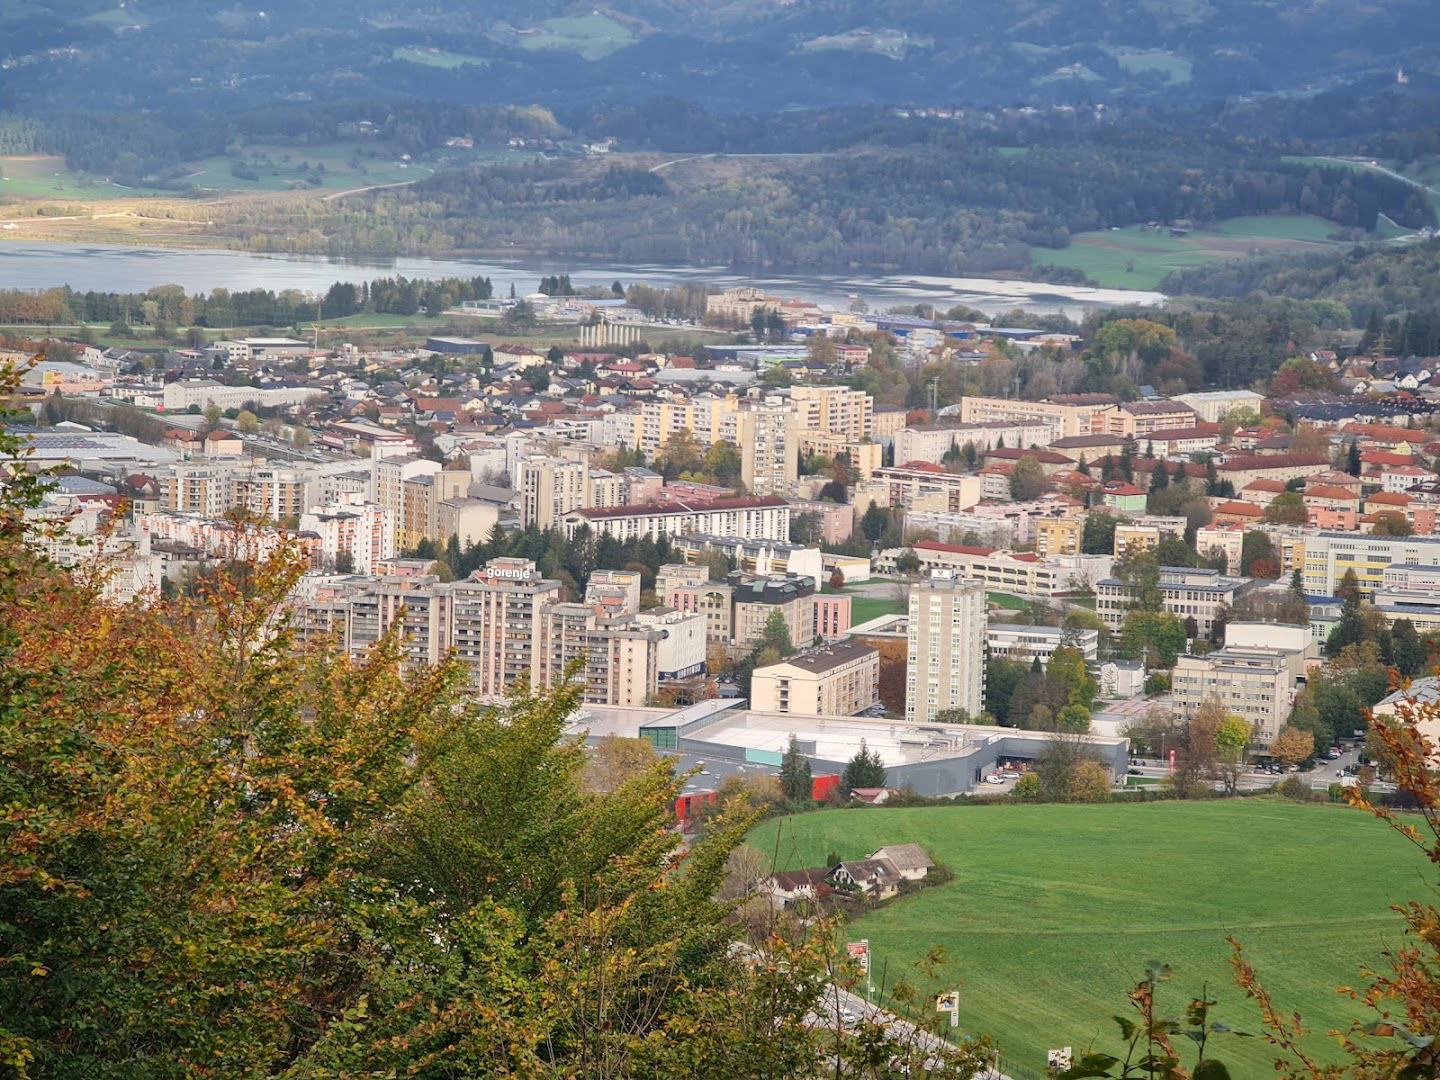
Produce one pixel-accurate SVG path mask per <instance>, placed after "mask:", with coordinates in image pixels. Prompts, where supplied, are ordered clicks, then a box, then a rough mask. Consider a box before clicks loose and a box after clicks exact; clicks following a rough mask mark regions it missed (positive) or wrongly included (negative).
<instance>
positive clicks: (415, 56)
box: [391, 45, 490, 70]
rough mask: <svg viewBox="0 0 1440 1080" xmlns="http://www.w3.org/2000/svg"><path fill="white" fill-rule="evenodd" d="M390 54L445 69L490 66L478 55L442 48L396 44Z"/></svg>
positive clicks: (399, 58)
mask: <svg viewBox="0 0 1440 1080" xmlns="http://www.w3.org/2000/svg"><path fill="white" fill-rule="evenodd" d="M391 55H392V56H393V57H394V58H395V59H396V60H404V61H406V62H407V63H411V64H423V65H424V66H425V67H433V68H444V69H446V70H452V69H454V68H460V67H482V68H483V67H489V66H490V61H488V60H485V59H483V58H481V57H479V56H468V55H466V54H465V53H455V52H447V51H446V50H444V49H427V48H421V47H419V46H414V45H408V46H398V47H397V48H396V49H395V51H394V52H393V53H391Z"/></svg>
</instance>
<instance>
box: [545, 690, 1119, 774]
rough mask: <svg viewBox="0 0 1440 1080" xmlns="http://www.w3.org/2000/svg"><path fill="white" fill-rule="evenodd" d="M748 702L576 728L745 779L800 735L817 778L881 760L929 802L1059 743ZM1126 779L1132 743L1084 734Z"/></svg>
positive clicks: (618, 714)
mask: <svg viewBox="0 0 1440 1080" xmlns="http://www.w3.org/2000/svg"><path fill="white" fill-rule="evenodd" d="M744 704H745V703H744V702H740V701H734V700H724V699H709V700H705V701H701V702H697V703H696V704H694V705H691V706H687V707H686V708H683V709H672V710H667V709H628V708H614V707H608V706H586V707H585V708H583V709H581V710H580V711H579V712H577V713H576V715H575V716H574V717H573V718H572V720H571V721H570V723H569V725H568V726H567V731H568V732H569V733H570V734H572V735H577V736H578V735H585V736H586V737H588V739H589V740H591V741H596V740H598V739H600V738H603V737H604V736H606V735H613V736H618V737H621V738H631V739H636V738H640V739H646V740H648V741H649V742H650V743H651V745H653V746H654V747H655V748H656V749H657V750H660V751H662V752H668V753H677V752H678V753H685V754H698V755H702V756H703V757H704V758H705V759H707V760H710V759H718V760H721V761H726V762H734V763H736V766H737V769H738V770H739V771H741V772H743V771H745V770H746V769H754V770H755V771H757V772H768V771H769V770H770V769H773V768H774V767H775V766H777V765H779V764H780V759H781V758H782V757H784V755H785V750H786V748H787V747H788V746H789V745H790V737H791V736H792V735H793V736H794V737H795V739H796V741H797V742H798V743H799V746H800V752H801V753H802V754H804V755H805V757H806V758H807V759H808V760H809V761H810V768H811V771H812V772H813V773H814V774H815V775H816V776H820V775H825V774H839V773H841V772H843V771H844V769H845V765H846V764H847V763H848V762H849V761H850V759H851V758H853V757H854V756H855V755H856V754H857V753H858V752H859V750H860V746H861V743H862V742H863V743H864V745H865V746H866V748H867V749H869V750H870V751H872V752H874V753H876V754H878V755H879V757H880V760H881V761H882V762H883V763H884V765H885V769H886V778H885V783H886V785H887V786H888V787H894V788H910V789H913V790H914V791H915V792H917V793H919V794H921V795H936V796H939V795H959V794H963V793H966V792H970V791H973V790H975V789H976V787H977V785H979V784H980V783H982V781H983V779H984V777H986V776H987V775H989V774H991V773H993V772H995V771H996V770H997V769H999V768H1001V767H1003V766H1005V765H1010V764H1015V763H1021V762H1028V761H1033V760H1034V759H1035V758H1036V757H1037V756H1038V755H1039V754H1040V752H1041V751H1042V750H1043V749H1044V748H1045V747H1046V746H1047V745H1048V744H1049V743H1050V742H1053V741H1054V740H1056V739H1057V738H1070V739H1074V738H1077V736H1074V735H1070V736H1060V735H1056V734H1055V733H1053V732H1044V731H1025V730H1022V729H1019V728H1001V727H979V726H974V725H969V724H921V725H909V724H898V723H896V722H894V721H892V720H872V719H867V718H864V717H858V716H797V715H794V714H786V713H767V712H759V711H756V710H752V709H747V708H744V707H743V706H744ZM1078 738H1079V739H1081V740H1082V741H1083V742H1084V743H1085V745H1086V747H1087V748H1088V749H1089V750H1090V751H1091V752H1092V753H1093V754H1094V755H1095V756H1096V757H1097V758H1099V759H1100V760H1101V761H1102V762H1103V763H1104V764H1105V766H1106V768H1108V769H1109V770H1110V771H1111V774H1112V776H1113V777H1114V778H1115V779H1116V782H1119V780H1120V779H1121V778H1123V777H1124V775H1125V770H1126V767H1127V766H1128V763H1129V748H1130V743H1129V740H1128V739H1124V738H1120V737H1115V736H1100V735H1084V736H1078Z"/></svg>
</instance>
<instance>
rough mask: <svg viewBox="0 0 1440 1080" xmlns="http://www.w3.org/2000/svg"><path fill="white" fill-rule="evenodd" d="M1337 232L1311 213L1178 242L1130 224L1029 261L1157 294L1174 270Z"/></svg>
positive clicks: (1321, 239) (1250, 220) (1040, 252)
mask: <svg viewBox="0 0 1440 1080" xmlns="http://www.w3.org/2000/svg"><path fill="white" fill-rule="evenodd" d="M1336 228H1337V226H1336V225H1335V224H1334V223H1333V222H1329V221H1326V220H1325V219H1324V218H1319V217H1313V216H1311V215H1308V214H1257V215H1254V216H1251V217H1241V218H1231V219H1229V220H1228V221H1222V222H1220V223H1218V224H1217V225H1215V226H1214V227H1212V228H1208V229H1196V230H1194V231H1193V232H1191V233H1190V234H1189V235H1188V236H1179V237H1177V236H1171V235H1170V232H1169V230H1168V229H1161V230H1160V231H1158V232H1157V231H1151V230H1148V229H1146V228H1144V227H1143V226H1141V225H1130V226H1127V227H1126V228H1123V229H1110V230H1102V231H1099V232H1088V233H1077V234H1076V235H1075V236H1074V238H1073V239H1072V241H1071V244H1070V246H1069V247H1067V248H1060V249H1058V250H1053V249H1050V248H1031V249H1030V258H1031V261H1032V262H1033V263H1034V264H1035V265H1037V266H1041V265H1050V266H1067V267H1073V268H1076V269H1079V270H1082V271H1084V273H1085V274H1086V276H1088V277H1090V278H1093V279H1094V280H1095V281H1097V282H1099V283H1100V284H1101V285H1103V286H1105V287H1107V288H1114V289H1153V288H1155V287H1156V286H1158V285H1159V284H1160V282H1161V280H1163V279H1164V277H1165V275H1166V274H1168V273H1170V271H1172V270H1179V269H1182V268H1184V267H1187V266H1199V265H1202V264H1204V263H1208V262H1214V261H1215V260H1217V259H1235V258H1241V257H1243V256H1246V255H1251V254H1270V253H1273V252H1277V251H1282V250H1288V251H1295V250H1301V249H1302V248H1303V246H1306V245H1310V244H1326V243H1330V240H1329V236H1330V234H1331V233H1332V232H1334V231H1335V230H1336Z"/></svg>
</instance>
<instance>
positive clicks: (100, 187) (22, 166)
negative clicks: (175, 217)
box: [0, 154, 167, 203]
mask: <svg viewBox="0 0 1440 1080" xmlns="http://www.w3.org/2000/svg"><path fill="white" fill-rule="evenodd" d="M150 194H167V193H165V192H156V191H153V190H151V189H148V188H131V187H122V186H121V185H120V184H112V183H110V182H109V181H108V180H105V179H103V178H98V177H88V176H85V175H83V174H81V173H77V172H75V171H73V170H72V169H70V168H67V167H66V165H65V159H64V158H63V157H60V156H58V155H56V156H50V155H46V154H27V155H24V156H20V157H0V203H4V202H5V201H7V200H8V199H12V198H14V199H26V200H31V199H44V200H46V201H51V200H56V201H58V200H72V201H79V200H82V199H83V200H86V201H89V200H92V199H114V198H117V197H120V196H127V195H150Z"/></svg>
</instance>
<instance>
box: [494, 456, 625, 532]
mask: <svg viewBox="0 0 1440 1080" xmlns="http://www.w3.org/2000/svg"><path fill="white" fill-rule="evenodd" d="M607 475H609V474H607ZM617 481H618V478H617ZM519 486H520V524H521V526H522V527H523V528H532V527H533V528H536V529H540V530H541V531H544V530H546V529H558V528H559V527H560V525H561V522H563V521H564V519H565V515H566V514H568V513H569V512H570V511H571V510H578V509H579V508H580V507H582V506H590V505H591V500H590V497H589V496H590V490H589V489H590V468H589V466H588V465H586V463H585V462H583V461H564V460H561V459H560V458H553V457H529V458H526V459H525V460H524V461H522V462H521V463H520V485H519ZM617 486H618V484H617ZM605 505H614V504H613V503H609V504H605Z"/></svg>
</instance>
